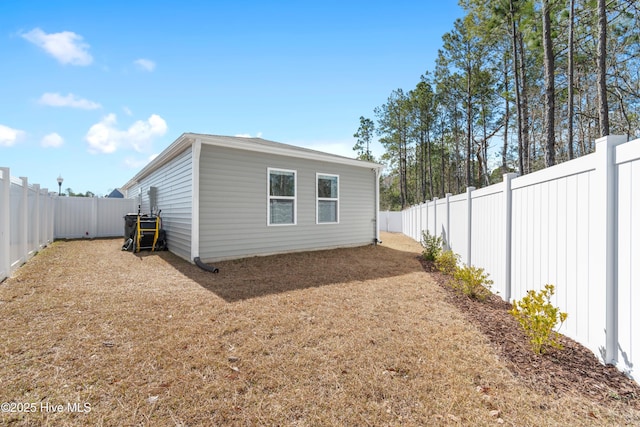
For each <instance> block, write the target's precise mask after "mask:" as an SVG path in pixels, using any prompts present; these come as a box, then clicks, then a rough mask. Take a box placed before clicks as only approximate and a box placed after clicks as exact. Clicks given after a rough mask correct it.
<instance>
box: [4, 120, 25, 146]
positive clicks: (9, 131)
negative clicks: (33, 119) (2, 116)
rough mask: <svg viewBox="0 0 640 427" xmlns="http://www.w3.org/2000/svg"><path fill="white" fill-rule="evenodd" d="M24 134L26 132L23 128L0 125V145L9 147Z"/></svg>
mask: <svg viewBox="0 0 640 427" xmlns="http://www.w3.org/2000/svg"><path fill="white" fill-rule="evenodd" d="M25 135H26V133H25V132H24V131H23V130H20V129H13V128H10V127H9V126H5V125H0V147H11V146H12V145H14V144H15V143H17V142H19V141H20V140H21V139H22V138H24V136H25Z"/></svg>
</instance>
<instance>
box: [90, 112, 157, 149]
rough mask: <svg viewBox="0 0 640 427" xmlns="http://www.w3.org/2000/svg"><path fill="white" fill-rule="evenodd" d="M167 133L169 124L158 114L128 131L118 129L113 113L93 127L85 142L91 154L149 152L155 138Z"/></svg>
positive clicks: (138, 122) (134, 125)
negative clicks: (129, 151)
mask: <svg viewBox="0 0 640 427" xmlns="http://www.w3.org/2000/svg"><path fill="white" fill-rule="evenodd" d="M166 132H167V122H165V121H164V119H163V118H162V117H160V116H158V115H157V114H152V115H151V116H149V118H148V119H147V120H146V121H142V120H138V121H136V122H135V123H134V124H132V125H131V126H130V127H129V128H128V129H126V130H120V129H118V128H117V119H116V115H115V114H113V113H111V114H109V115H107V116H106V117H104V118H103V119H102V120H101V121H100V122H98V123H96V124H95V125H93V126H91V128H90V129H89V131H88V132H87V135H86V136H85V140H86V141H87V142H88V143H89V152H91V153H113V152H115V151H116V150H118V149H119V148H123V149H133V150H135V151H137V152H139V153H141V152H145V151H148V150H149V149H150V148H151V144H152V141H153V139H154V138H156V137H159V136H162V135H164V134H165V133H166Z"/></svg>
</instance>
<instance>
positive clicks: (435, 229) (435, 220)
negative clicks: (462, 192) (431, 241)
mask: <svg viewBox="0 0 640 427" xmlns="http://www.w3.org/2000/svg"><path fill="white" fill-rule="evenodd" d="M431 235H432V236H434V237H435V236H437V235H438V198H437V197H434V198H433V233H431Z"/></svg>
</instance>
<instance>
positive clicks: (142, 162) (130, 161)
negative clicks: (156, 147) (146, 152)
mask: <svg viewBox="0 0 640 427" xmlns="http://www.w3.org/2000/svg"><path fill="white" fill-rule="evenodd" d="M156 157H158V154H157V153H156V154H152V155H150V156H149V157H147V158H146V159H135V158H133V157H127V158H126V159H124V165H125V166H126V167H127V168H129V169H140V168H142V167H144V166H146V165H147V164H148V163H149V162H151V161H152V160H153V159H155V158H156Z"/></svg>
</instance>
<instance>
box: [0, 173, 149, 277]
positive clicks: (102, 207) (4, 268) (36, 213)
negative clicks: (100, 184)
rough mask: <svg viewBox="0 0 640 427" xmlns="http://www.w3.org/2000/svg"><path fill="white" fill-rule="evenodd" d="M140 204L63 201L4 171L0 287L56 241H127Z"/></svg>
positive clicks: (1, 181) (0, 177)
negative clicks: (127, 226) (130, 217)
mask: <svg viewBox="0 0 640 427" xmlns="http://www.w3.org/2000/svg"><path fill="white" fill-rule="evenodd" d="M136 211H137V205H136V200H135V199H106V198H84V197H58V196H57V194H56V193H50V192H49V191H48V189H46V188H40V186H39V185H38V184H29V180H28V179H27V178H24V177H21V178H15V177H12V176H11V174H10V170H9V168H6V167H0V282H1V281H2V280H4V279H6V278H7V277H9V276H10V275H11V274H12V273H13V272H14V271H15V270H16V269H17V268H18V267H20V266H21V265H22V264H24V263H25V262H27V261H28V260H29V259H30V258H31V257H32V256H34V255H35V254H36V253H37V252H38V251H39V250H40V249H42V248H44V247H45V246H47V245H48V244H50V243H51V242H53V241H54V239H76V238H95V237H116V236H123V234H124V223H123V216H124V215H125V214H127V213H130V212H136Z"/></svg>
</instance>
